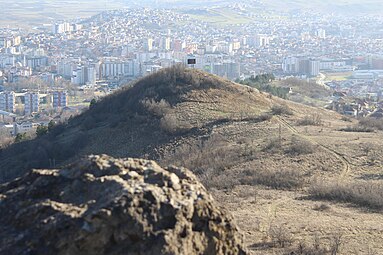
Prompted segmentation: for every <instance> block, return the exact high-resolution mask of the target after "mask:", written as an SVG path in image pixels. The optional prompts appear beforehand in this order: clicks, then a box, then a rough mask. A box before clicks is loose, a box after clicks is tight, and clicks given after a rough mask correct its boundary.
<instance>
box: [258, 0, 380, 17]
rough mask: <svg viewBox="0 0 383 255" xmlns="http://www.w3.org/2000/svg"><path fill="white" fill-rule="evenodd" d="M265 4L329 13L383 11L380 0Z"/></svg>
mask: <svg viewBox="0 0 383 255" xmlns="http://www.w3.org/2000/svg"><path fill="white" fill-rule="evenodd" d="M262 2H263V4H264V5H265V6H267V7H271V8H274V9H277V10H281V11H292V10H309V9H311V10H316V11H322V12H328V13H343V14H348V13H381V12H382V11H383V2H382V1H380V0H366V1H360V0H335V1H330V0H323V1H320V0H313V1H304V0H290V1H279V0H264V1H262Z"/></svg>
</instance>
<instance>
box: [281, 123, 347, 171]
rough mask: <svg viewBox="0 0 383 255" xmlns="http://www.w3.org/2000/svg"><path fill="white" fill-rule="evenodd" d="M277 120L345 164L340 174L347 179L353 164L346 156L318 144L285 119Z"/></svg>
mask: <svg viewBox="0 0 383 255" xmlns="http://www.w3.org/2000/svg"><path fill="white" fill-rule="evenodd" d="M277 120H278V122H279V123H281V124H282V125H283V126H284V127H286V128H287V129H288V130H290V131H291V132H292V133H293V134H295V135H297V136H299V137H301V138H303V139H305V140H307V141H309V142H311V143H312V144H315V145H318V146H319V147H321V148H322V149H323V150H325V151H327V152H329V153H330V154H332V155H334V157H336V158H337V159H338V160H339V161H341V162H342V164H343V170H342V172H341V174H340V177H345V176H346V175H347V174H348V173H349V172H350V169H351V163H350V162H349V161H348V160H347V159H346V157H345V156H344V155H342V154H341V153H339V152H337V151H336V150H334V149H332V148H330V147H329V146H327V145H324V144H322V143H320V142H317V141H315V140H314V139H312V138H311V137H309V136H307V135H304V134H302V133H300V132H299V131H298V130H297V129H296V128H295V127H293V126H292V125H291V124H290V123H288V122H287V121H286V120H284V119H283V118H281V117H277Z"/></svg>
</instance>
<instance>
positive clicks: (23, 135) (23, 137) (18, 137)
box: [15, 133, 27, 143]
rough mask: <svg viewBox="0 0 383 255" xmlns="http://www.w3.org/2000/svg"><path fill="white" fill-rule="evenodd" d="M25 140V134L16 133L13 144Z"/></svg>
mask: <svg viewBox="0 0 383 255" xmlns="http://www.w3.org/2000/svg"><path fill="white" fill-rule="evenodd" d="M25 140H27V133H18V134H17V135H16V137H15V143H19V142H22V141H25Z"/></svg>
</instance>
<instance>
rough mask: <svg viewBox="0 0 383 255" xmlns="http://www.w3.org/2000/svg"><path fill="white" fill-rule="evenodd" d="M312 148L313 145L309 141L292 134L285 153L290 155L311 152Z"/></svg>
mask: <svg viewBox="0 0 383 255" xmlns="http://www.w3.org/2000/svg"><path fill="white" fill-rule="evenodd" d="M314 150H315V147H314V146H313V145H312V144H311V143H310V142H309V141H306V140H304V139H302V138H299V137H297V136H293V137H292V138H291V142H290V145H289V147H288V148H287V149H286V153H288V154H291V155H302V154H311V153H313V152H314Z"/></svg>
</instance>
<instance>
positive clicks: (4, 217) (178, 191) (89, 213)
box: [0, 155, 245, 255]
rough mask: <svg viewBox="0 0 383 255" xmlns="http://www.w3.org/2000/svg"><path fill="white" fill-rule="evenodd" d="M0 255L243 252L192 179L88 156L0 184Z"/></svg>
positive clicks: (179, 172)
mask: <svg viewBox="0 0 383 255" xmlns="http://www.w3.org/2000/svg"><path fill="white" fill-rule="evenodd" d="M0 212H1V217H0V254H76V255H78V254H149V255H150V254H153V255H154V254H156V255H157V254H188V255H189V254H209V255H210V254H245V252H244V250H243V248H242V240H241V236H240V235H239V234H238V231H237V228H236V227H235V225H234V224H233V220H232V218H231V217H230V216H228V215H227V214H226V213H225V211H224V210H223V209H221V208H219V207H218V206H217V204H216V203H215V202H214V201H213V199H212V198H211V196H210V195H209V194H208V193H207V192H206V190H205V188H204V187H203V186H202V185H201V184H200V183H199V182H198V181H197V179H196V177H195V176H194V175H193V174H192V173H191V172H190V171H188V170H186V169H183V168H175V167H169V168H167V169H163V168H161V167H160V166H158V165H157V164H156V163H155V162H153V161H147V160H140V159H114V158H111V157H109V156H106V155H102V156H90V157H88V158H86V159H84V160H81V161H79V162H77V163H75V164H73V165H70V166H68V167H65V168H62V169H58V170H33V171H31V172H30V173H29V174H27V175H25V176H24V177H22V178H20V179H18V180H15V181H13V182H10V183H7V184H4V185H2V186H0Z"/></svg>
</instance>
